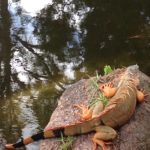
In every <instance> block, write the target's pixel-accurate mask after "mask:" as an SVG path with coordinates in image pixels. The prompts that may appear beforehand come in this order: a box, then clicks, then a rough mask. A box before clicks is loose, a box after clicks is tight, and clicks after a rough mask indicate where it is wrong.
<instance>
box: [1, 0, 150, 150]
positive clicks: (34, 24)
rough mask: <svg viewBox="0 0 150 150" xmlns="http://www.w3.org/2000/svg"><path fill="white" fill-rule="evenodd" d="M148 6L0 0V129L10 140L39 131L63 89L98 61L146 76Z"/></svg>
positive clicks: (93, 0)
mask: <svg viewBox="0 0 150 150" xmlns="http://www.w3.org/2000/svg"><path fill="white" fill-rule="evenodd" d="M149 6H150V1H149V0H139V1H136V0H126V1H119V0H115V1H106V0H101V1H100V0H88V1H87V0H80V1H76V0H59V1H53V0H32V1H31V0H30V1H29V0H9V1H3V0H0V32H1V34H0V134H3V136H4V137H5V138H6V139H7V141H8V142H14V141H16V140H17V139H18V137H21V136H22V137H26V136H29V135H31V134H33V133H35V132H37V131H39V130H41V129H43V128H44V127H45V126H46V124H47V123H48V121H49V118H50V116H51V113H52V112H53V110H54V109H55V107H56V106H57V100H58V99H59V97H60V95H61V94H62V92H63V91H64V90H65V88H67V86H69V85H70V84H72V83H75V82H76V81H78V80H80V79H81V78H87V76H88V75H90V76H94V75H95V72H96V71H98V72H99V73H100V74H103V67H104V66H105V65H110V66H112V68H117V67H123V66H128V65H132V64H138V65H139V66H140V70H142V71H143V72H144V73H146V74H147V75H150V69H149V68H150V61H149V60H150V52H149V51H150V7H149ZM26 149H29V150H31V149H32V150H34V149H35V150H37V149H38V146H37V143H36V144H31V145H29V146H27V147H26Z"/></svg>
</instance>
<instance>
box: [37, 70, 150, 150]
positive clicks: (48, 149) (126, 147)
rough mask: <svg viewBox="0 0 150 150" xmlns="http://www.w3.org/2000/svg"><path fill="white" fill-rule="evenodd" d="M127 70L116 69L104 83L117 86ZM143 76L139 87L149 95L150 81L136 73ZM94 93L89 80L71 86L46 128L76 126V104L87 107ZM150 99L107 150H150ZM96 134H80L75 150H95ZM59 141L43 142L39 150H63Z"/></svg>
mask: <svg viewBox="0 0 150 150" xmlns="http://www.w3.org/2000/svg"><path fill="white" fill-rule="evenodd" d="M124 70H125V69H117V70H115V71H114V72H113V73H111V74H110V75H107V76H103V77H101V78H100V81H102V82H108V81H113V82H114V83H115V84H117V83H118V81H119V79H120V74H122V73H123V72H124ZM137 74H138V75H139V77H140V85H139V86H140V88H143V89H145V91H146V92H147V93H148V94H149V92H150V78H149V77H148V76H146V75H145V74H143V73H142V72H140V71H139V72H137ZM93 93H95V91H94V89H92V88H91V81H90V79H82V80H80V81H78V82H77V83H75V84H73V85H72V86H70V87H69V88H68V89H66V90H65V92H64V93H63V94H62V96H61V97H60V99H59V102H58V106H57V108H56V109H55V111H54V113H53V114H52V116H51V118H50V121H49V123H48V125H47V126H46V128H50V127H52V128H53V127H60V126H65V125H69V124H74V123H75V122H78V121H79V119H80V118H79V116H77V114H76V113H77V112H78V110H77V109H76V108H74V107H73V105H74V104H78V103H79V104H81V103H82V104H85V105H87V104H88V102H89V101H90V100H91V98H92V97H93ZM149 120H150V98H149V97H147V99H146V101H145V102H143V103H142V104H138V105H137V108H136V110H135V113H134V114H133V116H132V118H131V119H130V121H129V122H128V123H127V124H125V125H124V126H122V127H121V128H119V129H118V137H117V139H115V140H114V141H113V142H112V145H111V146H108V149H111V150H149V149H150V125H149ZM93 134H94V133H90V134H86V135H81V136H78V137H76V139H75V141H74V143H73V147H72V149H73V150H92V148H93V143H92V141H91V138H92V135H93ZM60 144H61V143H60V142H59V141H58V139H47V140H43V141H42V142H41V145H40V150H60V148H59V147H60Z"/></svg>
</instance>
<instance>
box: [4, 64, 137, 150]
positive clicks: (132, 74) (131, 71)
mask: <svg viewBox="0 0 150 150" xmlns="http://www.w3.org/2000/svg"><path fill="white" fill-rule="evenodd" d="M137 71H138V66H137V65H134V66H130V67H128V68H127V69H126V71H125V73H124V75H123V76H122V77H121V80H120V82H119V84H118V87H117V91H116V93H115V95H114V96H113V97H112V98H111V99H110V100H109V102H108V105H107V106H105V108H104V110H103V111H101V112H99V115H98V116H96V117H92V118H91V119H90V120H86V121H83V122H79V123H77V124H73V125H67V126H63V127H59V128H48V129H46V130H45V131H43V132H41V133H38V134H35V135H33V136H31V137H28V138H25V139H23V140H22V141H21V142H17V143H15V144H6V145H5V147H6V148H7V149H15V148H18V147H21V146H24V145H26V144H29V143H32V142H33V141H37V140H40V139H46V138H53V137H60V136H61V135H64V136H71V135H80V134H85V133H89V132H92V131H96V133H95V135H94V137H93V142H94V143H95V146H94V150H95V149H96V145H97V144H98V145H100V146H101V147H102V149H103V150H106V147H105V143H104V142H103V141H107V140H113V139H114V138H115V137H116V135H117V133H116V131H115V130H114V129H113V128H115V127H118V126H121V125H123V124H125V123H126V122H127V121H128V120H129V119H130V118H131V116H132V114H133V112H134V110H135V107H136V99H137V88H136V86H137V84H138V77H137V76H136V72H137Z"/></svg>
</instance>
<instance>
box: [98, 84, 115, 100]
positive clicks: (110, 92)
mask: <svg viewBox="0 0 150 150" xmlns="http://www.w3.org/2000/svg"><path fill="white" fill-rule="evenodd" d="M99 89H100V91H101V92H102V93H103V94H104V96H106V97H107V98H111V97H113V96H114V95H115V93H116V91H117V88H116V87H114V85H113V83H111V82H109V83H106V84H102V85H101V86H100V87H99Z"/></svg>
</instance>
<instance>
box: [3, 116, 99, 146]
mask: <svg viewBox="0 0 150 150" xmlns="http://www.w3.org/2000/svg"><path fill="white" fill-rule="evenodd" d="M100 117H101V116H99V117H96V118H93V119H91V120H88V121H85V122H79V123H77V124H74V125H67V126H65V127H60V128H49V129H46V130H45V131H42V132H40V133H37V134H35V135H32V136H30V137H28V138H25V139H22V140H21V141H19V142H16V143H14V144H6V145H5V148H6V149H16V148H19V147H22V146H25V145H27V144H30V143H32V142H34V141H38V140H41V139H47V138H53V137H61V136H62V135H63V136H72V135H80V134H85V133H89V132H92V131H94V130H95V127H97V126H99V125H100V124H101V121H100Z"/></svg>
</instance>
